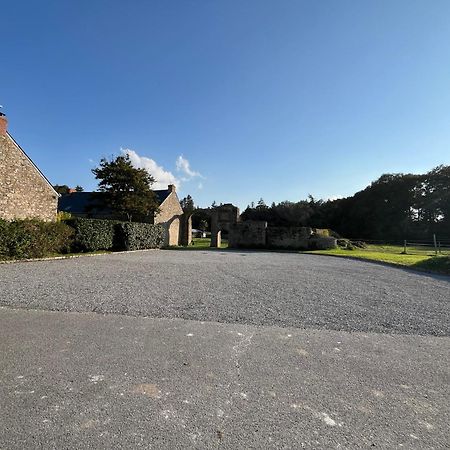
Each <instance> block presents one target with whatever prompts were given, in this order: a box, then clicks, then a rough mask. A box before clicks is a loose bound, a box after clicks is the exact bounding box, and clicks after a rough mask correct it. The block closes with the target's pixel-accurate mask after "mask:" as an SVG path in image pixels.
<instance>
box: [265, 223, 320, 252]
mask: <svg viewBox="0 0 450 450" xmlns="http://www.w3.org/2000/svg"><path fill="white" fill-rule="evenodd" d="M312 234H313V231H312V229H311V228H309V227H270V228H268V229H267V246H268V247H271V248H281V249H298V250H306V249H307V248H308V242H309V239H310V237H311V235H312Z"/></svg>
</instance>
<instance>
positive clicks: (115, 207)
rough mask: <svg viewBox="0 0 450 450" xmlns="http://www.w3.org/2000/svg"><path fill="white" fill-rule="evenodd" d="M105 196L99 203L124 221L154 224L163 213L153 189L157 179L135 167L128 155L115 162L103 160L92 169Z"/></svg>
mask: <svg viewBox="0 0 450 450" xmlns="http://www.w3.org/2000/svg"><path fill="white" fill-rule="evenodd" d="M92 173H93V174H94V175H95V178H96V179H97V180H100V181H99V183H98V189H99V191H100V192H101V193H102V194H101V195H98V196H97V199H96V201H97V203H101V204H103V206H108V207H109V208H111V210H112V211H113V212H114V213H115V214H117V216H119V217H120V218H125V217H126V218H127V219H128V220H129V221H130V222H131V221H151V220H153V217H154V214H155V213H157V212H159V207H158V202H157V199H156V195H155V193H154V192H153V191H152V190H151V185H152V184H153V183H154V182H155V179H154V178H153V177H152V176H151V175H150V174H149V173H148V172H147V171H146V170H145V169H137V168H136V167H133V165H132V163H131V160H130V157H129V156H128V155H123V156H122V155H121V156H117V157H116V158H115V159H111V160H107V159H106V158H103V159H102V160H101V161H100V165H99V166H98V167H97V168H95V169H92Z"/></svg>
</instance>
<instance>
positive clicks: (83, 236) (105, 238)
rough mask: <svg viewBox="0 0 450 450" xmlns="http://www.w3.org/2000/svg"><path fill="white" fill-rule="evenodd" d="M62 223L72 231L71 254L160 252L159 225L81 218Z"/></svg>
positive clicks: (162, 238)
mask: <svg viewBox="0 0 450 450" xmlns="http://www.w3.org/2000/svg"><path fill="white" fill-rule="evenodd" d="M66 223H67V224H68V225H70V226H71V227H73V228H74V229H75V236H74V243H73V250H74V251H83V252H94V251H97V250H141V249H146V248H160V247H162V245H163V241H164V231H163V227H162V226H161V225H152V224H149V223H137V222H121V221H118V220H104V219H82V218H77V219H70V220H67V221H66Z"/></svg>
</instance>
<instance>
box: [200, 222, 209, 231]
mask: <svg viewBox="0 0 450 450" xmlns="http://www.w3.org/2000/svg"><path fill="white" fill-rule="evenodd" d="M198 229H199V230H202V231H206V230H207V229H208V222H207V221H206V220H205V219H203V220H201V221H200V223H199V225H198Z"/></svg>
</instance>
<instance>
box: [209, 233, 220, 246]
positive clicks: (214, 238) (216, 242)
mask: <svg viewBox="0 0 450 450" xmlns="http://www.w3.org/2000/svg"><path fill="white" fill-rule="evenodd" d="M221 245H222V232H221V231H220V230H218V231H216V232H215V233H213V232H211V245H210V247H214V248H220V246H221Z"/></svg>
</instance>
